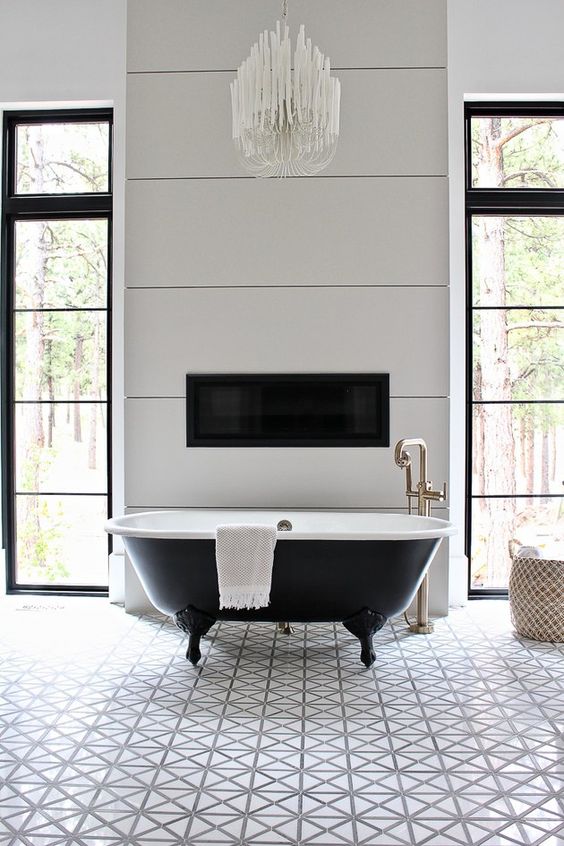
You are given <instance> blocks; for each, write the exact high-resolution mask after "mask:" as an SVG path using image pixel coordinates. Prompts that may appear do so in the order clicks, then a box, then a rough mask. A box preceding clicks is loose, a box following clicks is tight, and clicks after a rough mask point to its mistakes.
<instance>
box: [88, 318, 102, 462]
mask: <svg viewBox="0 0 564 846" xmlns="http://www.w3.org/2000/svg"><path fill="white" fill-rule="evenodd" d="M99 368H100V323H99V320H98V319H96V322H95V324H94V344H93V349H92V361H91V373H92V379H91V381H92V397H93V399H96V398H97V397H98V394H99V392H100V377H99ZM97 410H98V406H97V404H96V403H95V402H93V403H92V404H91V406H90V431H89V436H88V469H89V470H95V469H96V423H97V420H98V415H97Z"/></svg>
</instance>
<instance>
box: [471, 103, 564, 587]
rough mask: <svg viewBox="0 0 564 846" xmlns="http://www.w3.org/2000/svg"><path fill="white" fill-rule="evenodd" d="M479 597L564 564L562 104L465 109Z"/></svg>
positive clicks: (474, 568) (474, 577)
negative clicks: (527, 568) (544, 566)
mask: <svg viewBox="0 0 564 846" xmlns="http://www.w3.org/2000/svg"><path fill="white" fill-rule="evenodd" d="M465 127H466V266H467V270H466V277H467V373H468V380H467V497H466V500H467V508H466V547H467V548H466V552H467V555H468V558H469V560H470V574H469V593H470V595H471V596H472V595H474V596H479V595H488V594H489V595H503V594H506V593H507V583H508V576H509V569H510V565H511V559H512V557H513V555H514V554H515V553H516V552H517V551H518V550H519V548H521V547H523V546H529V547H535V548H537V549H539V551H540V553H541V554H544V555H549V556H558V557H564V497H563V494H564V488H563V487H562V485H563V480H564V331H563V330H564V103H554V102H537V103H516V102H512V103H499V102H487V103H485V102H481V103H476V102H475V103H467V104H466V106H465Z"/></svg>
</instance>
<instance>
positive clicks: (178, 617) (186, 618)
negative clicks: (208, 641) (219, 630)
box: [174, 605, 215, 667]
mask: <svg viewBox="0 0 564 846" xmlns="http://www.w3.org/2000/svg"><path fill="white" fill-rule="evenodd" d="M174 622H175V623H176V625H177V626H178V628H179V629H181V630H182V631H183V632H187V633H188V634H189V635H190V639H189V641H188V650H187V652H186V658H187V659H188V660H189V661H190V663H191V664H193V665H194V667H195V666H196V664H197V663H198V661H199V660H200V658H201V657H202V653H201V652H200V638H201V637H203V635H205V634H206V632H208V631H209V630H210V629H211V627H212V626H213V624H214V623H215V618H214V617H211V616H210V615H209V614H206V613H205V611H198V609H197V608H194V606H193V605H189V606H188V608H185V609H184V610H183V611H178V612H177V613H176V614H175V615H174Z"/></svg>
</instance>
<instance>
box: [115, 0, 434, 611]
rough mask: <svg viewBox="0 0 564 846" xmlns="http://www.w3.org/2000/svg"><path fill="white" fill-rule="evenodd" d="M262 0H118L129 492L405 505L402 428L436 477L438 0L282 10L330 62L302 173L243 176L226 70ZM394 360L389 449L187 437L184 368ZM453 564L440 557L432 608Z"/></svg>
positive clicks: (195, 502)
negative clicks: (314, 148)
mask: <svg viewBox="0 0 564 846" xmlns="http://www.w3.org/2000/svg"><path fill="white" fill-rule="evenodd" d="M279 14H280V4H279V3H278V2H271V0H240V2H237V3H233V2H227V0H205V2H203V0H161V2H159V3H155V2H154V0H129V7H128V115H127V121H128V126H127V129H128V142H127V174H128V182H127V213H126V280H127V288H128V290H127V295H126V394H127V402H126V456H125V461H126V503H127V505H128V506H129V507H130V508H151V507H153V508H159V507H179V506H202V507H211V506H254V507H257V506H258V507H260V506H280V507H305V508H308V507H309V508H315V507H334V508H354V507H365V508H366V507H377V508H395V509H398V508H401V507H403V506H404V504H405V499H404V495H403V477H402V473H401V472H400V471H399V469H398V468H396V467H395V466H394V463H393V444H394V442H395V440H397V439H399V438H400V437H405V436H408V435H421V436H423V437H425V438H426V439H427V441H428V443H429V447H430V470H431V473H432V475H433V477H434V479H435V481H436V482H440V483H442V481H443V480H444V479H447V478H448V397H447V394H448V389H447V385H448V323H447V310H448V206H447V190H448V188H447V149H446V135H447V133H446V119H447V99H446V68H445V64H446V59H445V57H446V0H425V3H422V2H421V0H354V2H353V1H352V0H290V25H291V27H292V28H294V27H295V26H297V25H298V24H299V23H302V22H303V23H305V24H306V29H307V30H308V35H310V36H311V37H312V40H313V41H314V43H317V44H318V45H319V47H320V48H321V49H322V50H323V51H324V52H325V53H327V54H328V55H330V57H331V61H332V65H333V67H334V68H339V69H340V70H339V71H338V75H339V77H340V79H341V83H342V88H343V94H342V98H343V101H342V128H341V139H340V142H339V149H338V151H337V155H336V156H335V159H334V161H333V163H332V164H331V166H330V168H329V169H327V171H325V172H324V173H323V174H322V175H320V176H319V177H316V178H313V179H289V180H255V179H253V178H251V177H248V176H247V175H246V173H245V171H244V170H242V169H241V168H240V166H239V164H238V162H237V158H236V156H235V153H234V151H233V149H232V146H231V140H230V100H229V81H230V80H231V78H232V76H233V70H234V69H235V68H236V66H237V65H238V64H239V63H240V62H241V61H242V60H243V59H244V58H245V56H246V55H247V53H248V51H249V49H250V46H251V44H252V43H253V42H254V41H255V40H256V38H257V36H258V32H259V31H260V30H261V29H264V28H270V27H271V26H272V25H273V24H274V23H275V21H276V19H277V17H279ZM363 371H364V372H367V371H373V372H378V371H382V372H389V373H390V384H391V395H392V398H391V442H392V447H390V448H389V449H370V448H368V449H359V448H356V449H350V448H349V449H328V448H316V449H303V448H300V449H298V448H290V449H288V448H286V449H274V448H261V449H248V448H247V449H219V448H218V449H204V448H200V449H187V448H186V408H185V397H184V393H185V375H186V373H187V372H363ZM446 582H447V567H446V566H445V565H441V566H440V567H435V576H434V584H433V589H432V596H433V603H434V607H435V610H436V611H446V606H447V583H446Z"/></svg>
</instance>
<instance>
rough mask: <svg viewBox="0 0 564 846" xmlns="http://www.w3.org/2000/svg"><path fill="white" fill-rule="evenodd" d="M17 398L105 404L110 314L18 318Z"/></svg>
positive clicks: (52, 313)
mask: <svg viewBox="0 0 564 846" xmlns="http://www.w3.org/2000/svg"><path fill="white" fill-rule="evenodd" d="M15 332H16V351H15V355H16V373H15V383H16V384H15V388H16V394H15V398H16V400H53V399H55V400H75V401H79V400H84V399H94V400H105V399H106V313H105V312H98V311H64V312H60V311H43V312H42V311H28V312H18V313H17V314H16V315H15Z"/></svg>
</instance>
